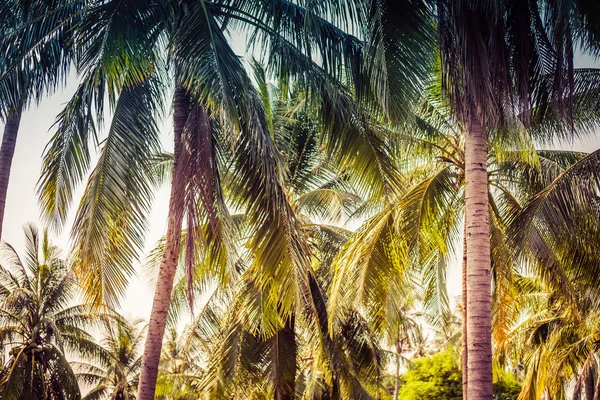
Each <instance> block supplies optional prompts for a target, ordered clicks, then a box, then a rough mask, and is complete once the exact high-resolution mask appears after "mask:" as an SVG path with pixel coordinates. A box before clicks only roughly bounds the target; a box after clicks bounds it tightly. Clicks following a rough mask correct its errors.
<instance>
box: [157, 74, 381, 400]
mask: <svg viewBox="0 0 600 400" xmlns="http://www.w3.org/2000/svg"><path fill="white" fill-rule="evenodd" d="M254 67H255V71H254V72H255V77H256V81H257V82H258V83H259V90H260V93H261V99H262V101H263V102H264V104H265V109H268V110H270V113H269V120H268V122H269V126H270V134H271V135H272V136H273V138H274V143H275V145H276V146H277V148H278V150H279V152H280V154H281V157H282V160H283V164H284V165H285V168H284V178H283V182H285V186H284V190H285V194H286V199H287V201H289V204H290V208H291V209H292V210H293V212H294V213H295V217H296V218H297V219H298V221H300V222H301V224H302V232H303V236H302V238H303V241H304V243H303V246H304V247H305V248H306V249H307V250H308V251H309V252H307V256H310V257H311V264H312V265H311V266H309V267H308V268H307V269H304V270H299V271H297V272H294V275H290V274H289V273H287V271H284V272H282V274H283V275H282V277H283V276H284V275H285V274H286V273H287V275H289V276H287V277H286V279H287V280H288V281H289V285H290V286H291V288H290V289H288V288H289V287H290V286H288V288H285V287H283V288H284V289H285V290H286V291H285V292H283V293H285V294H286V295H288V293H290V292H291V293H293V292H294V291H296V292H297V293H299V294H300V298H299V299H294V300H293V301H294V302H295V303H296V305H295V308H294V313H293V314H292V315H291V316H290V317H288V316H286V314H285V312H282V311H281V309H280V308H279V300H278V298H274V297H272V295H271V293H273V294H277V293H279V294H281V293H282V292H277V291H276V290H274V289H273V288H272V287H271V286H269V285H265V286H262V287H261V285H259V284H257V283H256V281H257V280H260V279H263V278H262V277H263V275H264V273H263V272H261V271H260V270H256V269H254V268H256V267H261V268H263V269H265V268H274V267H276V266H274V265H264V264H255V262H254V260H253V257H254V255H253V252H252V247H251V246H248V245H247V243H250V242H251V241H253V240H254V235H256V233H253V231H252V229H248V228H249V227H248V224H247V219H246V217H245V216H235V218H234V221H237V222H236V226H238V227H239V228H240V230H241V231H240V234H238V235H236V236H237V237H239V238H240V239H241V240H240V244H239V245H238V246H239V248H240V251H239V253H238V254H239V255H240V257H241V258H240V261H239V262H237V263H236V265H238V269H240V272H241V275H238V276H239V278H237V279H236V280H234V281H233V286H232V287H229V288H224V289H217V292H216V293H215V294H214V295H213V297H214V299H211V300H210V301H209V304H207V305H206V306H205V307H204V308H203V309H202V310H201V314H200V316H199V317H198V319H197V322H196V323H195V324H196V326H195V327H192V330H191V332H192V334H193V335H198V334H201V335H205V336H201V337H202V338H204V341H206V342H205V343H206V344H207V345H209V346H210V348H211V349H212V350H210V351H207V354H208V355H209V360H210V362H211V364H210V365H211V366H212V367H211V368H209V369H208V371H207V372H206V373H202V374H201V375H205V374H206V376H202V380H203V381H205V382H207V383H210V386H211V389H210V390H217V391H219V390H224V391H225V392H229V391H230V390H233V389H234V388H237V389H236V390H237V391H238V392H239V390H245V389H242V387H243V388H247V389H248V390H254V389H255V387H253V386H252V385H251V384H250V382H249V381H247V380H246V378H248V374H250V375H251V376H253V374H254V375H257V374H258V376H264V378H260V379H258V377H257V376H255V377H254V378H253V379H254V380H255V381H256V379H258V381H256V382H255V381H253V382H255V383H256V384H257V385H258V387H261V388H263V389H264V390H266V391H267V392H269V393H271V391H273V392H276V393H280V394H285V393H287V395H289V393H290V390H292V391H293V388H294V383H296V385H298V386H297V389H298V390H300V388H303V387H304V385H307V386H309V388H306V390H308V391H309V392H311V393H312V391H318V390H322V391H331V390H334V391H335V390H339V389H332V388H331V387H330V386H331V385H333V386H337V385H339V383H338V380H340V381H341V383H342V384H343V385H344V388H343V390H345V391H350V392H351V393H354V396H358V397H361V396H362V397H364V396H365V393H367V392H366V391H365V389H364V388H361V383H360V382H359V377H357V376H353V375H352V374H350V373H348V374H347V375H346V376H341V377H337V376H335V375H333V376H332V374H339V373H340V372H339V371H340V370H341V371H344V370H346V369H347V368H346V367H343V365H346V364H340V363H351V362H356V363H360V361H358V360H359V359H360V356H357V357H358V358H356V359H355V361H352V355H351V354H352V351H349V350H344V349H345V347H344V346H346V345H349V346H353V345H355V346H359V344H360V345H362V346H366V347H364V348H363V351H364V352H366V353H362V354H363V356H365V357H366V355H367V354H371V356H373V355H372V353H369V351H368V350H367V348H368V345H375V343H376V341H377V340H376V339H373V338H369V337H368V335H369V333H368V327H367V325H366V323H365V321H364V320H362V319H361V318H360V316H359V315H353V316H351V317H349V318H348V320H347V323H348V324H349V325H348V326H347V328H346V329H345V330H344V332H345V333H346V334H345V335H341V336H340V338H337V339H334V341H333V342H331V339H330V338H329V337H328V334H327V329H326V324H327V315H326V312H325V309H324V308H323V304H322V302H324V301H326V300H325V299H324V298H322V296H323V293H324V292H325V289H324V287H326V285H328V282H329V280H330V274H329V272H328V263H329V260H331V259H332V258H333V254H334V253H335V251H336V250H337V248H338V246H339V243H340V242H342V241H343V240H344V238H345V236H346V235H347V233H346V231H345V230H344V229H342V228H339V227H336V226H334V225H331V224H335V223H339V221H340V220H342V219H345V218H346V216H348V215H351V214H352V213H353V210H354V209H356V207H357V206H358V205H360V203H361V202H360V198H359V196H357V195H356V194H355V193H354V190H353V187H354V184H355V183H356V180H355V179H354V177H353V176H352V175H351V174H350V173H349V172H348V171H345V172H343V173H342V172H341V169H339V167H336V164H335V163H332V162H331V161H329V160H328V159H327V155H326V152H325V151H324V144H323V143H322V142H321V140H320V139H321V137H322V136H323V132H324V130H323V127H322V126H321V125H320V124H319V123H318V120H317V119H314V117H312V115H311V113H310V108H307V107H306V105H305V104H304V102H303V101H302V100H303V99H304V93H303V92H302V90H300V89H299V88H295V89H293V90H290V89H291V88H289V89H287V90H286V91H285V92H283V91H282V88H281V87H275V86H273V85H270V84H268V83H267V82H266V80H265V76H264V70H263V69H262V67H261V65H260V64H258V63H255V65H254ZM285 93H289V97H288V96H286V95H285ZM380 157H381V160H380V161H381V162H388V163H389V162H390V160H389V159H386V158H385V157H384V156H383V155H380ZM237 182H238V181H237V180H235V179H231V177H230V176H229V175H227V174H225V175H224V186H225V193H226V194H230V195H233V196H235V195H237V193H238V192H237V191H235V190H231V189H230V188H232V187H233V188H235V185H237V184H238V183H237ZM234 203H235V201H234ZM185 234H187V232H186V233H185ZM161 253H162V250H161V251H157V252H154V254H156V255H160V254H161ZM180 258H181V260H184V258H185V254H184V251H182V255H181V257H180ZM153 264H154V265H156V263H153ZM182 269H183V268H182ZM180 276H181V277H182V278H183V274H181V273H180ZM307 280H308V281H309V282H310V283H309V286H307V284H306V281H307ZM197 282H198V283H199V284H200V286H201V287H202V286H204V285H205V283H203V281H202V279H198V281H197ZM184 283H185V282H183V281H180V283H178V284H177V285H176V286H175V292H174V295H173V296H174V297H173V301H172V307H171V310H170V311H171V312H172V313H177V310H178V309H179V308H180V306H181V305H182V303H184V301H182V300H183V298H184V297H185V296H184V293H185V290H184V289H185V284H184ZM321 285H325V286H323V287H321ZM281 288H282V286H280V287H279V288H278V289H279V290H280V289H281ZM222 292H224V293H225V294H223V293H222ZM223 296H225V298H226V300H224V299H223V298H222V297H223ZM215 299H216V300H215ZM219 307H222V309H221V308H219ZM217 310H218V311H217ZM218 315H223V317H221V318H219V317H218ZM215 319H216V320H221V319H222V321H219V322H218V323H217V321H216V320H215ZM215 324H216V325H215ZM353 324H355V325H356V327H355V328H356V329H357V330H356V332H355V334H356V337H352V332H353V328H351V327H350V325H352V326H354V325H353ZM208 326H210V329H209V327H208ZM194 332H198V333H194ZM206 332H209V333H206ZM211 334H212V335H216V336H215V337H216V338H221V337H222V340H221V339H218V340H210V335H211ZM188 337H194V336H188ZM244 338H245V339H244ZM368 339H369V340H372V342H365V340H368ZM195 340H196V341H197V340H198V339H197V338H196V339H195ZM204 341H201V343H204ZM345 341H349V342H348V343H346V342H345ZM211 342H214V343H212V344H211ZM278 346H280V348H278ZM188 347H189V346H188ZM193 348H194V346H191V348H190V350H189V351H194V350H193ZM238 351H241V352H243V354H244V358H246V357H247V359H245V360H240V361H236V360H235V359H230V357H232V354H237V352H238ZM314 352H317V353H318V354H319V356H318V357H317V358H318V359H315V360H314V363H313V362H310V363H307V364H306V365H305V366H303V365H302V364H303V363H300V361H299V359H298V360H296V359H297V358H298V357H301V356H302V354H306V357H311V356H310V354H313V353H314ZM294 354H296V356H294ZM332 357H335V358H334V359H332ZM377 357H378V356H375V358H377ZM191 358H196V357H194V356H192V357H191ZM186 359H187V358H186ZM328 360H329V361H328ZM362 362H363V363H364V365H362V366H361V365H358V364H357V366H356V368H358V369H361V370H363V369H364V370H363V372H362V375H361V379H363V380H365V379H366V381H368V379H367V377H369V373H368V372H365V371H366V369H368V368H371V366H370V365H371V364H369V361H366V360H363V361H362ZM374 362H375V365H376V366H375V367H374V368H375V369H377V368H380V367H381V364H377V363H379V362H380V361H377V360H376V361H374ZM232 363H233V364H235V366H233V364H232ZM238 363H239V364H238ZM299 363H300V364H299ZM327 363H332V366H331V367H328V366H327V365H328V364H327ZM249 365H252V370H253V371H254V372H252V371H248V370H247V369H248V368H249ZM230 368H233V370H230ZM303 369H304V372H303ZM332 369H333V371H332ZM258 371H261V372H258ZM323 374H324V375H323ZM171 376H172V378H171V380H166V381H167V382H169V381H177V378H178V376H177V374H171ZM319 376H320V378H317V377H319ZM334 376H335V377H334ZM244 377H246V378H244ZM266 377H270V378H269V380H263V379H265V378H266ZM179 378H180V379H185V376H179ZM248 379H250V378H248ZM305 379H308V380H309V381H310V382H306V381H305ZM313 379H317V380H318V381H319V384H318V385H317V386H318V387H317V386H315V385H316V382H317V381H312V380H313ZM192 381H193V380H192ZM159 382H160V379H159ZM217 382H220V386H219V385H218V384H217ZM236 382H237V383H236ZM259 382H260V384H259ZM369 382H371V381H369ZM207 383H204V385H206V384H207ZM234 383H235V385H234ZM371 383H372V382H371ZM196 384H198V383H196ZM375 386H376V385H375ZM319 388H320V389H319ZM261 390H262V389H261ZM302 390H304V389H302ZM254 395H258V394H256V393H255V394H254ZM248 396H250V394H248Z"/></svg>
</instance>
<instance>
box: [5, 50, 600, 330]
mask: <svg viewBox="0 0 600 400" xmlns="http://www.w3.org/2000/svg"><path fill="white" fill-rule="evenodd" d="M233 47H234V49H235V51H236V52H237V53H238V54H244V53H245V52H244V44H243V41H241V40H240V41H238V42H237V43H234V45H233ZM576 61H577V62H576V67H594V66H597V65H598V64H596V63H594V61H593V60H591V59H589V58H584V57H578V59H577V60H576ZM76 86H77V81H76V79H75V78H74V77H73V79H72V80H70V81H69V83H68V85H67V87H66V88H64V89H62V90H59V91H58V92H57V93H55V94H54V95H53V96H51V97H50V98H47V99H45V100H43V101H42V103H41V104H40V105H39V106H38V107H35V106H33V107H31V108H30V109H29V110H27V111H26V112H25V113H24V114H23V117H22V121H21V127H20V130H19V137H18V140H17V147H16V151H15V156H14V159H13V166H12V173H11V178H10V184H9V188H8V199H7V204H6V215H5V218H4V228H3V235H4V237H3V239H4V240H5V241H7V242H9V243H11V244H12V245H13V247H15V248H16V249H17V251H19V252H20V251H22V249H23V232H22V226H23V225H24V224H25V223H27V222H37V223H38V224H39V215H40V211H39V207H38V200H37V196H36V194H35V188H36V183H37V181H38V179H39V174H40V170H41V158H42V154H43V150H44V147H45V146H46V144H47V143H48V140H49V139H50V137H51V134H52V131H51V127H52V124H53V123H54V120H55V117H56V115H57V114H58V113H59V112H60V111H61V110H62V108H63V106H64V104H65V103H66V102H67V101H68V99H69V98H70V97H71V95H72V94H73V92H74V90H75V88H76ZM107 122H108V121H107ZM0 129H2V130H3V129H4V125H3V123H2V122H1V121H0ZM599 136H600V135H597V136H596V137H594V138H591V139H589V140H586V141H585V142H577V143H573V144H566V145H564V146H561V147H564V148H567V149H574V150H580V151H586V152H591V151H594V150H596V149H598V148H600V137H599ZM171 141H172V130H171V129H170V127H169V120H168V119H167V120H166V121H165V126H164V128H163V144H164V146H165V149H166V150H171V149H172V145H171ZM92 165H93V162H92ZM83 188H84V185H81V187H80V188H79V190H78V193H77V195H76V196H75V199H76V201H77V200H78V199H79V198H80V197H81V194H82V193H83ZM168 202H169V188H168V187H164V188H162V189H160V190H159V191H158V192H157V193H156V197H155V202H154V207H153V211H152V214H151V216H150V229H149V230H148V233H147V236H146V253H147V251H148V250H149V249H151V248H152V247H153V246H154V245H155V244H156V242H157V241H158V239H159V238H160V237H162V236H163V235H164V234H165V232H166V216H167V209H168ZM76 207H77V202H76V203H74V204H73V207H72V211H75V210H76ZM72 214H73V213H72ZM69 231H70V223H68V224H67V225H66V226H65V229H64V230H63V232H62V233H61V234H60V235H58V236H56V235H55V236H54V239H53V240H54V243H55V244H56V245H58V246H59V247H60V248H62V249H64V250H65V251H66V250H68V248H69ZM458 247H459V248H457V253H458V254H462V248H460V247H461V246H458ZM457 260H458V258H457ZM453 264H454V265H453V266H452V267H451V268H450V270H449V277H448V286H449V288H450V292H451V295H452V296H456V295H458V294H460V264H459V262H458V261H456V262H454V263H453ZM136 269H137V272H138V274H137V276H134V277H132V279H131V283H130V285H129V289H128V291H127V295H126V298H125V300H124V301H123V302H122V308H121V311H122V313H123V314H124V315H126V316H128V317H132V318H143V319H146V320H147V319H148V317H149V315H150V310H151V307H152V297H153V288H152V287H151V286H150V283H149V282H148V279H147V278H146V277H145V275H144V273H143V271H142V268H141V265H140V264H139V263H138V264H137V265H136Z"/></svg>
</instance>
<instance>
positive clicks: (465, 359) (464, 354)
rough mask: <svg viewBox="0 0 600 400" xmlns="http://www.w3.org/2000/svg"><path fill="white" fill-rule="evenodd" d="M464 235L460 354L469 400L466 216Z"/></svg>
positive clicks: (465, 395) (465, 398)
mask: <svg viewBox="0 0 600 400" xmlns="http://www.w3.org/2000/svg"><path fill="white" fill-rule="evenodd" d="M463 230H464V233H463V260H462V318H461V328H462V351H461V354H460V357H461V365H462V390H463V392H462V393H463V395H462V397H463V400H468V399H467V392H468V389H469V385H468V383H469V376H468V374H469V373H468V371H469V352H468V351H467V308H468V307H467V299H468V296H467V221H466V216H465V223H464V229H463Z"/></svg>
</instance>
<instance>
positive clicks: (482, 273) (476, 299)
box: [465, 116, 493, 400]
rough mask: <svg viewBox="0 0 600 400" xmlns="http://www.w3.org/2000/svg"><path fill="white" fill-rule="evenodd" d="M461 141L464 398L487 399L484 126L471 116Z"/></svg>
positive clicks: (489, 337) (488, 285) (488, 304)
mask: <svg viewBox="0 0 600 400" xmlns="http://www.w3.org/2000/svg"><path fill="white" fill-rule="evenodd" d="M471 118H472V119H471V120H470V121H469V126H468V130H467V132H466V138H465V207H466V213H465V218H466V222H467V228H466V229H467V293H468V298H467V306H468V313H467V352H468V354H467V357H468V365H467V366H468V370H467V381H468V387H467V398H468V399H469V400H491V399H492V395H493V388H492V334H491V325H492V323H491V322H492V296H491V274H490V269H491V255H490V227H489V199H488V177H487V135H486V131H485V127H484V126H482V124H481V123H480V122H479V121H477V120H476V119H475V117H473V116H472V117H471Z"/></svg>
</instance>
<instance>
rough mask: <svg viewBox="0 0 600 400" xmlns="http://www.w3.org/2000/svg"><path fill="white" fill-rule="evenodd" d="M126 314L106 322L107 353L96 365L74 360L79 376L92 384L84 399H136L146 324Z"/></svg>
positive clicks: (103, 342) (104, 343) (105, 347)
mask: <svg viewBox="0 0 600 400" xmlns="http://www.w3.org/2000/svg"><path fill="white" fill-rule="evenodd" d="M141 324H142V322H141V321H139V320H138V321H133V322H128V321H126V320H125V319H124V318H123V317H117V318H111V319H108V320H106V322H105V324H104V325H105V333H104V335H105V336H104V338H103V339H102V346H103V350H104V353H103V355H102V357H101V359H100V360H99V362H98V364H99V365H100V366H96V365H94V364H87V363H81V362H79V363H74V366H75V371H76V375H77V378H78V379H79V381H80V382H82V383H84V384H86V385H91V386H92V388H91V389H90V390H89V391H88V393H87V394H86V395H85V396H83V397H82V400H101V399H104V400H135V399H136V396H135V393H136V391H137V384H138V379H139V372H140V368H141V366H142V359H141V358H142V357H141V354H140V349H141V347H142V338H143V334H144V329H145V328H140V325H141Z"/></svg>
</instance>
